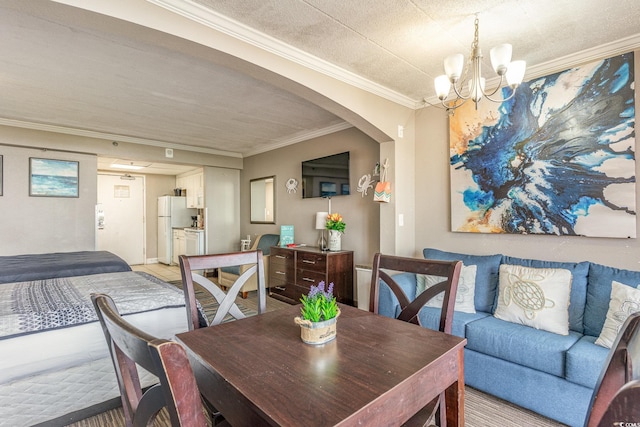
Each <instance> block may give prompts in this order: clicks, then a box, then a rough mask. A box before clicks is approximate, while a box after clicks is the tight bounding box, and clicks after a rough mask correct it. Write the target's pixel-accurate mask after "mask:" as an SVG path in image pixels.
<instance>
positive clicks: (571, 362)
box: [566, 335, 609, 388]
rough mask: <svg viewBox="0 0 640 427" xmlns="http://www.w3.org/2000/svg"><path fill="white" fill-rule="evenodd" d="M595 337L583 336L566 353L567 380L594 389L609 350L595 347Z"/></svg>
mask: <svg viewBox="0 0 640 427" xmlns="http://www.w3.org/2000/svg"><path fill="white" fill-rule="evenodd" d="M595 340H596V338H595V337H591V336H588V335H585V336H583V337H582V338H580V339H579V340H578V342H577V343H575V344H574V345H573V346H572V347H571V348H570V349H569V351H567V366H566V370H567V374H566V378H567V380H569V381H571V382H573V383H576V384H580V385H583V386H585V387H589V388H595V386H596V383H597V382H598V378H599V377H600V372H602V368H603V367H604V363H605V361H606V360H607V356H608V355H609V350H608V349H606V348H604V347H601V346H599V345H596V344H595V343H594V341H595Z"/></svg>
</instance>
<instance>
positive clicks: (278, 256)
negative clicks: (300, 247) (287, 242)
mask: <svg viewBox="0 0 640 427" xmlns="http://www.w3.org/2000/svg"><path fill="white" fill-rule="evenodd" d="M276 258H280V259H287V257H286V256H284V255H276Z"/></svg>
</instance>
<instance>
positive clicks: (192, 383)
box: [91, 294, 207, 427]
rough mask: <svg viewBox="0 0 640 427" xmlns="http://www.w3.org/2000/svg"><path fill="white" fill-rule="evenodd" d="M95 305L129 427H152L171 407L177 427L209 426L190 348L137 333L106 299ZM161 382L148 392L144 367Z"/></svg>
mask: <svg viewBox="0 0 640 427" xmlns="http://www.w3.org/2000/svg"><path fill="white" fill-rule="evenodd" d="M91 300H92V301H93V305H94V307H95V309H96V313H97V315H98V319H99V320H100V324H101V325H102V330H103V332H104V336H105V338H106V340H107V345H108V347H109V351H110V353H111V360H112V361H113V366H114V369H115V372H116V377H117V380H118V386H119V387H120V394H121V399H122V407H123V409H124V416H125V423H126V425H127V427H132V426H136V427H137V426H146V425H147V424H148V422H149V421H150V420H152V419H153V418H154V417H155V416H156V415H157V413H158V412H159V411H160V410H161V409H162V408H163V407H166V408H167V411H168V413H169V418H170V419H171V425H172V426H206V425H207V420H206V417H205V415H204V412H203V407H202V401H201V397H200V392H199V390H198V386H197V384H196V380H195V377H194V374H193V371H192V369H191V365H190V364H189V359H188V358H187V354H186V352H185V350H184V348H183V347H182V346H181V345H180V344H178V343H176V342H172V341H167V340H164V339H157V338H155V337H153V336H151V335H149V334H147V333H145V332H144V331H141V330H140V329H137V328H136V327H134V326H133V325H131V324H130V323H129V322H127V321H126V320H125V319H123V318H122V317H121V316H120V314H119V313H118V309H117V308H116V306H115V303H114V302H113V300H112V299H111V297H109V296H108V295H105V294H92V295H91ZM136 364H138V365H140V366H142V367H143V368H144V369H146V370H147V371H149V372H151V373H152V374H154V375H156V376H157V377H158V379H159V380H160V383H159V384H156V385H154V386H152V387H150V388H149V389H147V391H146V392H144V393H142V388H141V385H140V379H139V376H138V368H137V366H136Z"/></svg>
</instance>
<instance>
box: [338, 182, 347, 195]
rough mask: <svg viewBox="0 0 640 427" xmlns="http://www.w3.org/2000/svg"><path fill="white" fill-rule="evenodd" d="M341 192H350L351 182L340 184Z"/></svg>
mask: <svg viewBox="0 0 640 427" xmlns="http://www.w3.org/2000/svg"><path fill="white" fill-rule="evenodd" d="M340 194H345V195H347V194H349V184H340Z"/></svg>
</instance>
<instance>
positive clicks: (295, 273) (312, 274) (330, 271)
mask: <svg viewBox="0 0 640 427" xmlns="http://www.w3.org/2000/svg"><path fill="white" fill-rule="evenodd" d="M323 280H324V282H325V285H326V286H327V287H328V286H329V283H333V286H334V287H333V294H334V295H335V297H336V299H337V300H338V302H341V303H344V304H349V305H353V251H338V252H328V251H321V250H320V249H319V248H315V247H309V246H300V247H295V248H287V247H280V246H272V247H271V253H270V256H269V286H270V288H269V290H270V292H271V296H272V297H274V298H277V299H279V300H282V301H285V302H288V303H290V304H297V303H299V302H300V298H301V297H302V295H304V294H308V293H309V289H310V288H311V285H317V284H318V283H320V282H321V281H323ZM325 289H327V288H326V287H325Z"/></svg>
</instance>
